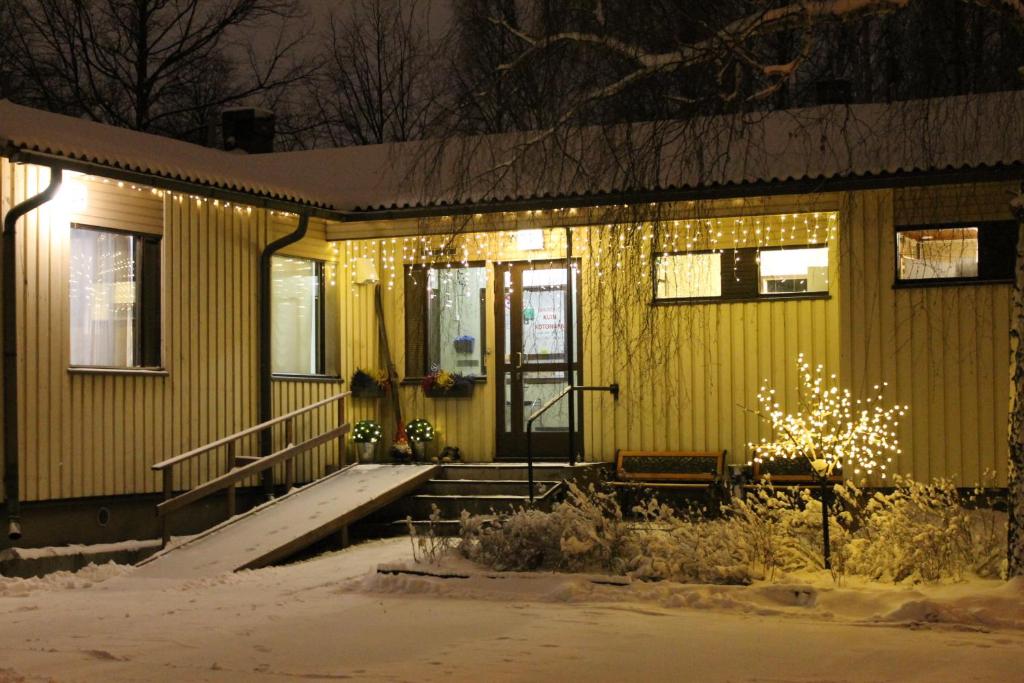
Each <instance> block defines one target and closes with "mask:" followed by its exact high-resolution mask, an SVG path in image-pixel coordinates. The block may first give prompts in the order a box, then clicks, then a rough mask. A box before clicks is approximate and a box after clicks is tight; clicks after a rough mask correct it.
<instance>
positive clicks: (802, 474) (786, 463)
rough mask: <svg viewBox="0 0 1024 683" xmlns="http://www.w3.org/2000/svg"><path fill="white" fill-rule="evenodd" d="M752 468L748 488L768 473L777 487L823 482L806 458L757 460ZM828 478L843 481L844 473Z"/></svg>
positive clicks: (759, 481)
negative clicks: (751, 478) (751, 477)
mask: <svg viewBox="0 0 1024 683" xmlns="http://www.w3.org/2000/svg"><path fill="white" fill-rule="evenodd" d="M752 470H753V483H751V484H748V485H747V486H748V488H749V487H753V486H756V485H758V484H759V483H761V480H762V479H763V478H764V477H765V476H766V475H768V476H770V478H771V482H772V486H775V487H790V486H792V487H803V486H818V485H819V484H820V483H821V480H820V479H818V477H817V475H815V474H814V472H813V471H812V470H811V463H809V462H808V461H807V459H806V458H793V459H791V460H790V459H787V458H776V459H775V460H765V461H763V462H757V461H756V460H755V461H754V464H753V468H752ZM828 480H829V481H830V482H832V483H837V482H841V481H842V480H843V475H842V474H833V475H832V476H831V477H829V478H828Z"/></svg>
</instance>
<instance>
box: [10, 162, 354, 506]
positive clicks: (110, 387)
mask: <svg viewBox="0 0 1024 683" xmlns="http://www.w3.org/2000/svg"><path fill="white" fill-rule="evenodd" d="M2 166H3V176H2V178H3V188H2V194H3V201H4V209H5V210H7V209H9V208H10V206H12V205H13V204H15V203H17V202H19V201H21V200H22V199H24V198H25V197H27V196H30V195H33V194H35V193H36V192H38V191H39V190H40V189H41V188H42V187H44V186H45V182H46V177H47V173H48V172H47V171H46V170H45V169H40V168H37V167H32V166H24V165H11V164H9V163H8V162H7V161H6V160H3V162H2ZM92 185H93V184H92V183H90V192H89V196H88V202H87V206H86V208H85V211H82V212H80V213H81V214H84V215H83V216H82V220H83V221H86V222H93V223H97V222H101V221H104V222H105V223H101V224H105V225H106V226H107V227H119V228H123V229H141V230H144V231H147V232H151V231H153V228H154V226H153V216H154V215H160V216H161V220H160V224H161V225H162V229H163V278H164V287H163V294H162V299H163V359H164V367H165V369H166V374H165V375H152V374H150V375H141V374H114V373H97V374H92V373H78V372H74V373H72V372H69V371H68V369H67V368H68V354H69V337H68V334H69V333H68V305H67V302H68V288H67V273H68V230H69V228H68V223H69V221H70V220H72V219H74V218H75V216H71V215H69V214H68V213H67V212H66V211H64V210H63V209H62V208H61V207H62V204H61V202H59V201H58V202H51V203H50V204H47V205H45V206H44V207H42V208H41V209H40V210H38V211H34V212H32V213H30V214H29V215H28V216H26V217H25V218H23V219H22V220H21V221H20V222H19V226H18V230H19V232H18V235H19V239H18V249H19V253H18V260H19V264H18V268H19V281H23V282H25V288H24V290H23V291H22V292H20V295H19V300H18V303H19V309H18V330H19V360H20V366H19V378H20V380H21V385H20V394H21V395H20V401H19V418H20V426H21V492H22V496H23V498H24V499H25V500H29V501H31V500H46V499H59V498H74V497H81V496H98V495H116V494H128V493H146V492H154V491H156V490H157V489H158V485H159V482H158V480H157V477H156V476H154V474H153V473H152V472H151V470H150V465H151V464H152V463H154V462H157V461H159V460H162V459H164V458H167V457H170V456H173V455H175V454H177V453H180V452H183V451H186V450H188V449H190V448H193V447H196V446H199V445H202V444H204V443H207V442H209V441H212V440H214V439H216V438H219V437H221V436H224V435H227V434H229V433H231V432H234V431H237V430H240V429H242V428H244V427H247V426H250V425H252V424H254V423H255V422H256V418H257V414H256V396H257V384H256V377H257V348H256V347H257V333H256V316H257V301H256V292H257V284H256V283H257V259H258V255H259V251H260V249H261V248H262V246H263V245H264V244H266V243H267V242H268V240H269V239H272V238H273V237H276V236H278V235H279V234H283V232H285V231H290V229H291V226H293V225H294V222H295V219H294V217H287V216H281V215H276V214H275V215H272V214H270V213H269V212H267V211H263V210H257V209H252V208H249V207H240V206H226V205H224V204H223V203H220V202H215V201H213V200H199V199H196V198H192V197H188V196H182V195H171V194H164V195H163V196H161V195H160V194H159V193H154V192H151V191H150V189H149V188H143V189H142V190H141V191H139V190H133V189H131V188H130V187H127V188H125V187H121V188H119V187H117V185H116V183H114V184H105V185H102V187H101V188H99V192H97V193H95V194H94V192H93V191H92V190H93V189H95V188H93V187H92ZM122 205H123V206H124V211H123V212H119V211H117V210H116V207H119V206H122ZM286 253H291V254H295V255H303V256H308V257H317V258H323V259H325V260H333V258H334V253H335V249H334V248H332V247H331V246H330V245H328V244H327V243H325V242H324V241H323V225H322V223H321V224H313V225H311V229H310V235H309V236H308V237H307V238H306V239H305V240H303V241H302V242H300V243H299V244H296V245H293V247H291V248H290V249H289V250H287V252H286ZM340 390H341V385H340V383H338V382H322V381H309V382H303V381H275V382H274V411H275V414H280V413H282V412H287V411H288V410H291V409H294V408H297V407H300V406H302V405H305V404H308V403H311V402H314V401H316V400H318V399H320V398H324V397H327V396H329V395H332V394H334V393H337V392H338V391H340ZM324 413H325V414H323V415H317V416H312V417H310V418H308V419H307V420H305V421H304V423H303V424H300V425H299V426H298V430H297V431H298V434H299V436H300V437H301V435H302V434H306V433H309V432H306V431H304V430H305V429H309V428H313V427H315V428H317V429H319V428H322V427H324V426H325V425H326V424H333V421H334V413H333V412H331V413H330V414H327V411H324ZM281 437H282V435H281V434H277V435H276V438H277V439H278V442H280V438H281ZM248 448H249V449H255V448H256V444H255V442H253V443H252V444H249V446H248ZM336 458H337V455H336V446H335V445H334V444H333V443H332V444H327V445H325V446H323V447H321V448H319V449H317V451H316V452H314V453H312V454H309V455H307V456H305V457H304V458H303V459H302V460H301V461H300V465H299V467H298V472H299V475H300V477H301V478H303V479H309V478H311V477H314V476H320V475H321V474H322V473H323V471H324V467H325V466H326V465H327V464H328V463H334V462H336ZM223 459H224V455H223V453H218V454H215V455H212V456H209V457H206V458H203V459H200V461H198V462H196V463H195V464H194V465H193V466H192V467H186V468H181V470H182V475H181V476H180V477H179V478H178V482H177V483H178V485H179V486H183V485H185V484H187V483H193V482H196V481H198V480H200V479H203V478H206V477H209V476H213V475H214V474H216V473H218V472H220V471H222V468H223Z"/></svg>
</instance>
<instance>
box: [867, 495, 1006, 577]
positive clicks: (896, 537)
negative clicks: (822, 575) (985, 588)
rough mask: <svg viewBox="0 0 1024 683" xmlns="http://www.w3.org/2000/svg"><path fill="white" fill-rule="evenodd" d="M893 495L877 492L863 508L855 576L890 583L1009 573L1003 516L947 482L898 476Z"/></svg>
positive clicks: (975, 497)
mask: <svg viewBox="0 0 1024 683" xmlns="http://www.w3.org/2000/svg"><path fill="white" fill-rule="evenodd" d="M895 484H896V489H895V490H894V491H893V492H892V493H888V494H883V493H876V494H875V495H873V496H871V497H870V498H869V499H868V501H867V503H866V504H865V505H864V506H863V508H862V509H861V510H859V515H860V520H859V525H858V528H857V529H856V531H855V533H854V534H852V535H851V538H850V540H849V542H848V548H847V554H848V560H847V561H848V565H849V566H848V568H847V571H848V572H849V573H851V574H859V575H863V576H867V577H869V578H872V579H881V580H887V581H904V580H911V581H916V580H922V581H938V580H940V579H962V578H963V577H965V576H968V575H978V576H984V577H996V576H1000V575H1001V574H1002V573H1003V572H1004V571H1005V558H1006V525H1005V522H1003V521H1001V515H1000V514H999V513H997V512H995V511H993V510H992V509H990V508H984V507H977V506H976V505H975V503H976V502H977V499H978V497H979V496H981V495H983V493H984V489H983V488H981V487H976V488H975V489H974V491H973V493H972V494H970V496H969V497H968V500H967V501H964V500H963V498H962V496H961V494H960V493H959V492H958V491H957V489H956V488H955V487H954V486H953V484H952V483H950V482H949V481H948V480H945V479H939V480H936V481H934V482H932V483H931V484H922V483H919V482H915V481H913V480H911V479H908V478H905V477H896V479H895Z"/></svg>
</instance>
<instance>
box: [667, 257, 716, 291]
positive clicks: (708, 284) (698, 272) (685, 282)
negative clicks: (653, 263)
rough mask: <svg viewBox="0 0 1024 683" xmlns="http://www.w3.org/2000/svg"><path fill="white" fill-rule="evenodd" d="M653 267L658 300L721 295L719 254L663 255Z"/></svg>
mask: <svg viewBox="0 0 1024 683" xmlns="http://www.w3.org/2000/svg"><path fill="white" fill-rule="evenodd" d="M657 268H658V292H657V298H659V299H691V298H696V297H714V296H722V255H721V254H715V253H707V254H666V255H664V256H661V257H659V258H658V265H657Z"/></svg>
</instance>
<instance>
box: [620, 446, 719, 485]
mask: <svg viewBox="0 0 1024 683" xmlns="http://www.w3.org/2000/svg"><path fill="white" fill-rule="evenodd" d="M724 473H725V451H623V450H619V451H616V452H615V481H611V482H608V483H609V484H610V485H611V486H613V487H615V488H618V489H631V490H641V489H654V490H684V491H685V490H692V491H704V492H706V493H708V494H714V493H716V492H717V491H718V489H720V488H721V486H722V484H723V475H724Z"/></svg>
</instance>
